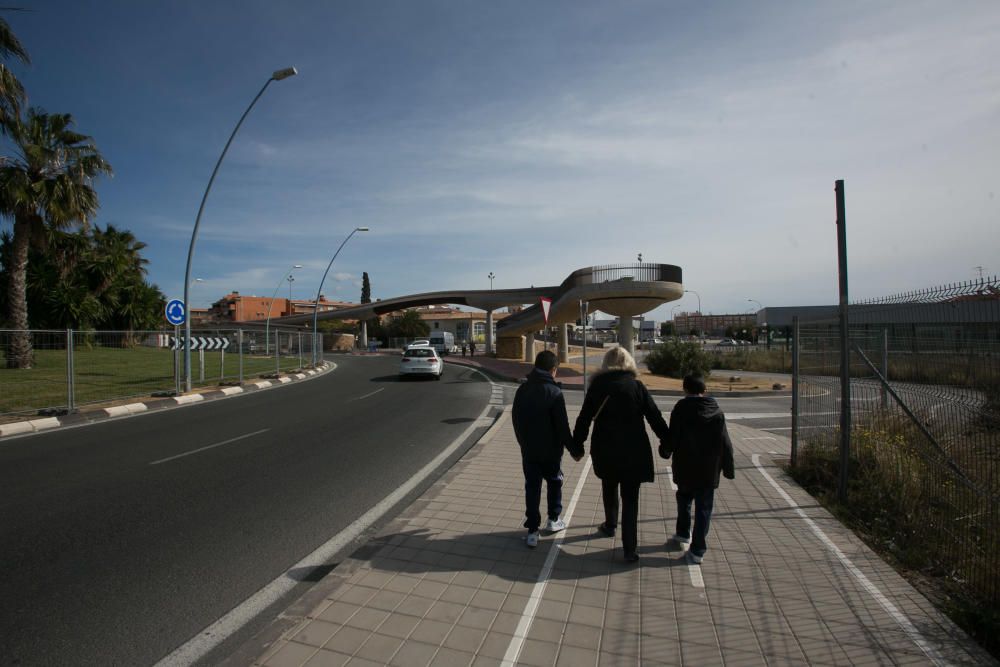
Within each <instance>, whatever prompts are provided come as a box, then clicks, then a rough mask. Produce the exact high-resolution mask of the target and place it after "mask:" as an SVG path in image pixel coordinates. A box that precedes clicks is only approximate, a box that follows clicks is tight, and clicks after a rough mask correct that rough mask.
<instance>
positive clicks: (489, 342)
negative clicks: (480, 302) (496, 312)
mask: <svg viewBox="0 0 1000 667" xmlns="http://www.w3.org/2000/svg"><path fill="white" fill-rule="evenodd" d="M492 353H493V311H492V310H487V311H486V354H492Z"/></svg>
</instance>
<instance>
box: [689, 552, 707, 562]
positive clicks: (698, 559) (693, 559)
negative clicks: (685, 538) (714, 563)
mask: <svg viewBox="0 0 1000 667" xmlns="http://www.w3.org/2000/svg"><path fill="white" fill-rule="evenodd" d="M687 558H688V560H689V561H691V562H692V563H694V564H695V565H701V561H702V560H703V557H702V556H699V555H698V554H695V553H691V552H690V551H689V552H687Z"/></svg>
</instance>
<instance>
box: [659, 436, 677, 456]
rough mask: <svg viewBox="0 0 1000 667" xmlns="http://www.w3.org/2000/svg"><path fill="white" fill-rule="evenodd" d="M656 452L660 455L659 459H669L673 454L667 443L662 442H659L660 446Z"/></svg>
mask: <svg viewBox="0 0 1000 667" xmlns="http://www.w3.org/2000/svg"><path fill="white" fill-rule="evenodd" d="M657 451H658V452H659V453H660V458H661V459H669V458H670V455H671V454H673V452H672V451H671V450H670V447H668V446H667V443H666V442H665V441H663V440H661V441H660V446H659V448H658V450H657Z"/></svg>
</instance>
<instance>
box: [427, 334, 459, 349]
mask: <svg viewBox="0 0 1000 667" xmlns="http://www.w3.org/2000/svg"><path fill="white" fill-rule="evenodd" d="M430 341H431V347H433V348H434V349H435V350H437V352H438V354H442V355H444V354H452V353H453V352H458V348H457V347H456V346H455V334H453V333H451V332H450V331H432V332H431V335H430Z"/></svg>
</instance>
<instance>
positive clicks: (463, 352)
mask: <svg viewBox="0 0 1000 667" xmlns="http://www.w3.org/2000/svg"><path fill="white" fill-rule="evenodd" d="M465 349H466V345H465V342H464V341H463V342H462V356H463V357H464V356H465Z"/></svg>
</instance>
